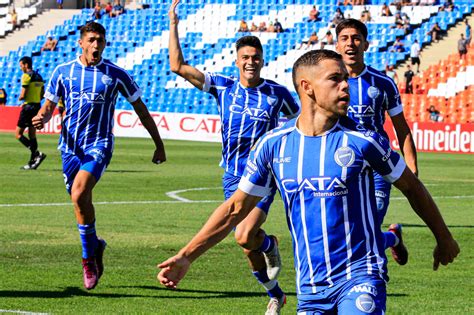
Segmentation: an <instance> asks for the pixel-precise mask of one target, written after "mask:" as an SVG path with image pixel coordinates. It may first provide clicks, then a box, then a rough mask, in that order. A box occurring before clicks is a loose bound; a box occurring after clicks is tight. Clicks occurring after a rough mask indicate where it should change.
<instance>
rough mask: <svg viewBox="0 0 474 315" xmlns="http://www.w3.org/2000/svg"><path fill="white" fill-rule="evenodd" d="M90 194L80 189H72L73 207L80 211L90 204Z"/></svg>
mask: <svg viewBox="0 0 474 315" xmlns="http://www.w3.org/2000/svg"><path fill="white" fill-rule="evenodd" d="M90 199H91V198H90V194H89V193H88V192H87V191H86V190H85V189H81V187H73V189H72V190H71V201H72V203H73V204H74V206H75V207H77V208H79V209H81V208H84V207H86V206H87V205H88V204H89V203H90Z"/></svg>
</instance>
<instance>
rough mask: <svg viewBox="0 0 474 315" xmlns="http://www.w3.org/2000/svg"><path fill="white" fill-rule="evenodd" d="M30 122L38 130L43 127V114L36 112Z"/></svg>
mask: <svg viewBox="0 0 474 315" xmlns="http://www.w3.org/2000/svg"><path fill="white" fill-rule="evenodd" d="M31 123H32V124H33V127H35V128H36V129H38V130H41V129H43V128H44V116H43V114H38V115H36V116H35V117H33V118H32V119H31Z"/></svg>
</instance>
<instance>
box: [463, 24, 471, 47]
mask: <svg viewBox="0 0 474 315" xmlns="http://www.w3.org/2000/svg"><path fill="white" fill-rule="evenodd" d="M464 23H466V41H467V45H468V46H469V45H470V44H471V38H472V29H471V25H469V21H468V20H465V21H464Z"/></svg>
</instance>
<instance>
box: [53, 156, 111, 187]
mask: <svg viewBox="0 0 474 315" xmlns="http://www.w3.org/2000/svg"><path fill="white" fill-rule="evenodd" d="M61 158H62V160H63V176H64V184H65V185H66V190H67V191H68V193H69V194H71V189H72V184H73V183H74V178H75V177H76V175H77V173H78V172H79V171H80V170H83V171H87V172H89V173H91V174H92V175H93V176H94V177H95V180H96V182H98V181H99V179H100V178H101V177H102V174H104V172H105V169H106V168H107V166H108V165H109V163H110V159H111V158H112V151H111V150H110V149H106V148H103V147H94V148H90V149H88V150H87V151H86V152H79V154H73V153H66V152H61Z"/></svg>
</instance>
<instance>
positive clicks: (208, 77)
mask: <svg viewBox="0 0 474 315" xmlns="http://www.w3.org/2000/svg"><path fill="white" fill-rule="evenodd" d="M234 82H235V80H234V79H233V78H232V77H226V76H223V75H220V74H216V73H212V72H205V73H204V85H203V86H202V91H203V92H206V93H209V94H212V96H214V97H216V98H217V97H218V95H219V90H224V89H225V88H226V87H227V86H229V85H232V84H234Z"/></svg>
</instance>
